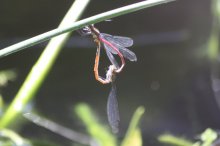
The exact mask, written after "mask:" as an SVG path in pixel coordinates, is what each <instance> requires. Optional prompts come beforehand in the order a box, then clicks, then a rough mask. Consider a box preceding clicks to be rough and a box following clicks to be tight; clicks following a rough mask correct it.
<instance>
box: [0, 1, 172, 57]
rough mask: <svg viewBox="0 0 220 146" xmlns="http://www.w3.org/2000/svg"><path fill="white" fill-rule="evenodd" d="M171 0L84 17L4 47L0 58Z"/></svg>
mask: <svg viewBox="0 0 220 146" xmlns="http://www.w3.org/2000/svg"><path fill="white" fill-rule="evenodd" d="M170 1H174V0H147V1H143V2H139V3H135V4H132V5H128V6H125V7H121V8H118V9H114V10H111V11H108V12H105V13H101V14H98V15H95V16H92V17H89V18H86V19H83V20H81V21H77V22H75V23H72V24H70V25H68V26H65V27H60V28H58V29H54V30H51V31H49V32H46V33H43V34H41V35H38V36H35V37H33V38H30V39H27V40H25V41H22V42H20V43H17V44H14V45H12V46H9V47H7V48H4V49H2V50H0V58H1V57H3V56H7V55H9V54H12V53H14V52H17V51H20V50H23V49H25V48H28V47H30V46H33V45H36V44H38V43H41V42H43V41H46V40H48V39H50V38H52V37H55V36H57V35H60V34H63V33H66V32H69V31H74V30H77V29H79V28H82V27H84V26H86V25H89V24H95V23H98V22H101V21H103V20H106V19H111V18H113V17H117V16H121V15H124V14H127V13H132V12H135V11H138V10H141V9H144V8H148V7H152V6H155V5H159V4H162V3H167V2H170Z"/></svg>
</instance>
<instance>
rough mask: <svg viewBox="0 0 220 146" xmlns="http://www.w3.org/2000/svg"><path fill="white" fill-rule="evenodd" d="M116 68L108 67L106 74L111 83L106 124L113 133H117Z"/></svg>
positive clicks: (118, 117)
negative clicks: (107, 123)
mask: <svg viewBox="0 0 220 146" xmlns="http://www.w3.org/2000/svg"><path fill="white" fill-rule="evenodd" d="M115 70H116V67H115V66H114V65H110V66H109V69H108V71H107V73H106V79H107V80H110V81H111V85H112V87H111V90H110V93H109V95H108V101H107V115H108V122H109V125H110V126H111V128H112V132H113V133H118V131H119V121H120V116H119V110H118V101H117V93H116V92H117V90H116V83H115V80H116V72H115Z"/></svg>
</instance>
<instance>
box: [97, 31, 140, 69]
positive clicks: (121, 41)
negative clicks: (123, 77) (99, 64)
mask: <svg viewBox="0 0 220 146" xmlns="http://www.w3.org/2000/svg"><path fill="white" fill-rule="evenodd" d="M100 37H101V38H104V39H105V40H106V41H108V42H109V43H111V44H112V45H113V46H114V47H115V48H117V49H118V51H119V52H120V53H121V54H122V55H123V57H124V58H126V59H128V60H130V61H137V57H136V55H135V53H134V52H132V51H130V50H129V49H127V48H126V47H130V46H132V45H133V40H132V39H131V38H129V37H122V36H112V35H109V34H105V33H100ZM104 47H105V51H106V54H107V56H108V58H109V60H110V61H111V63H112V64H113V65H115V66H116V68H119V65H118V63H117V61H116V59H115V57H114V56H113V54H114V55H115V54H118V52H117V51H115V50H114V49H113V48H112V47H111V46H109V45H108V44H106V43H104Z"/></svg>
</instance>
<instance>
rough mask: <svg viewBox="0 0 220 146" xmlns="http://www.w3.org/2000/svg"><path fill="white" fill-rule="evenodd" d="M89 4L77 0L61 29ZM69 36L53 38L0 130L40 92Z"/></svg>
mask: <svg viewBox="0 0 220 146" xmlns="http://www.w3.org/2000/svg"><path fill="white" fill-rule="evenodd" d="M88 2H89V0H76V1H75V2H74V3H73V5H72V6H71V8H70V9H69V11H68V12H67V14H66V16H65V17H64V19H63V20H62V22H61V24H60V26H59V27H64V26H66V25H68V24H69V23H70V22H72V21H76V20H77V19H78V18H79V17H80V15H81V13H82V12H83V10H84V9H85V7H86V6H87V4H88ZM69 35H70V33H66V34H63V35H60V36H58V37H55V38H53V39H52V40H51V41H50V42H49V44H48V45H47V47H46V48H45V50H44V51H43V53H42V54H41V56H40V58H39V59H38V61H37V62H36V64H35V65H34V66H33V68H32V69H31V71H30V73H29V74H28V76H27V78H26V80H25V81H24V83H23V85H22V86H21V88H20V90H19V91H18V93H17V95H16V96H15V99H14V100H13V102H12V103H11V104H10V105H9V107H8V109H7V110H6V113H5V114H4V115H3V117H2V119H1V121H0V128H4V127H7V126H8V125H9V124H11V123H12V122H13V121H14V120H15V118H16V116H18V115H19V113H21V112H22V110H23V109H24V108H25V106H26V105H27V103H28V102H29V101H30V100H31V99H32V98H33V97H34V95H35V93H36V92H37V91H38V89H39V87H40V86H41V84H42V83H43V81H44V79H45V78H46V76H47V74H48V73H49V71H50V69H51V68H52V66H53V64H54V62H55V60H56V58H57V56H58V54H59V52H60V50H61V49H62V46H63V45H64V43H65V42H66V40H67V39H68V37H69Z"/></svg>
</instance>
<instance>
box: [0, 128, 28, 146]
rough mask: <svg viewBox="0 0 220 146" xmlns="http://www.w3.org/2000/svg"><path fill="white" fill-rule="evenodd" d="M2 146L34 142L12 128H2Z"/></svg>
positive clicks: (20, 145)
mask: <svg viewBox="0 0 220 146" xmlns="http://www.w3.org/2000/svg"><path fill="white" fill-rule="evenodd" d="M0 145H1V146H32V144H31V143H30V142H29V141H27V140H26V139H24V138H23V137H21V136H19V135H18V134H17V133H15V132H14V131H12V130H9V129H1V130H0Z"/></svg>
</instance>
